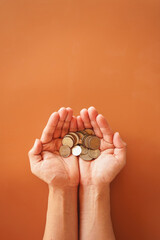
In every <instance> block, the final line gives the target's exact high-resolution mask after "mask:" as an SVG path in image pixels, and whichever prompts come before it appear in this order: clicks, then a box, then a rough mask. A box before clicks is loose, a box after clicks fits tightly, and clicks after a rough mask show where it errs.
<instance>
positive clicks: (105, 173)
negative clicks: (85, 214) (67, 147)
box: [77, 107, 124, 184]
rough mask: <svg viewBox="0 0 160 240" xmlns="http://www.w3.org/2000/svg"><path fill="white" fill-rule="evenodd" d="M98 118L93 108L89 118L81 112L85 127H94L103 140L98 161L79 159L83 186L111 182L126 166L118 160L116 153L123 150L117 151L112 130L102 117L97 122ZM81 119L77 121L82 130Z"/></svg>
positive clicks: (90, 109) (89, 112)
mask: <svg viewBox="0 0 160 240" xmlns="http://www.w3.org/2000/svg"><path fill="white" fill-rule="evenodd" d="M96 116H97V112H96V110H95V108H93V107H91V108H89V110H88V116H87V114H86V110H84V111H81V116H80V117H81V119H82V121H83V125H84V127H85V128H88V127H93V129H94V130H95V133H96V135H97V136H98V137H100V138H101V143H100V151H101V155H100V156H99V157H98V158H97V159H95V160H92V161H84V160H83V159H81V158H80V159H79V166H80V182H81V183H82V184H99V183H106V182H111V181H112V180H113V178H114V177H115V176H116V175H117V173H118V172H119V171H120V169H121V168H122V167H123V164H124V163H123V161H120V160H119V159H118V158H117V155H116V154H117V152H116V151H121V150H119V149H115V146H114V144H113V133H112V130H111V129H110V128H109V126H108V125H107V122H106V121H105V119H104V117H103V116H102V115H101V116H99V117H98V119H97V120H96ZM87 117H88V119H87ZM81 119H80V118H79V120H78V119H77V120H78V122H79V124H78V126H79V127H80V129H81V128H82V127H83V126H82V121H80V120H81Z"/></svg>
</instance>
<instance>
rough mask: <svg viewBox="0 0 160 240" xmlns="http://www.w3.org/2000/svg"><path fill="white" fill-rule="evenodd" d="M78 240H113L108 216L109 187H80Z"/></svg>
mask: <svg viewBox="0 0 160 240" xmlns="http://www.w3.org/2000/svg"><path fill="white" fill-rule="evenodd" d="M79 206H80V208H79V214H80V229H79V235H80V240H86V239H87V240H97V239H101V240H115V236H114V233H113V228H112V222H111V216H110V189H109V185H107V186H103V187H102V186H101V187H97V186H94V185H89V186H82V185H81V186H80V189H79Z"/></svg>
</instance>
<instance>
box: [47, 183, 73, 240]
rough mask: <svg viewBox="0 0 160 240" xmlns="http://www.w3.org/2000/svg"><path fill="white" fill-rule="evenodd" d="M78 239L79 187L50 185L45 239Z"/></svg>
mask: <svg viewBox="0 0 160 240" xmlns="http://www.w3.org/2000/svg"><path fill="white" fill-rule="evenodd" d="M70 239H73V240H77V239H78V214H77V187H66V188H65V189H63V190H62V189H59V188H54V187H50V188H49V196H48V209H47V218H46V226H45V232H44V237H43V240H70Z"/></svg>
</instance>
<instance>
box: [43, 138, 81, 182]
mask: <svg viewBox="0 0 160 240" xmlns="http://www.w3.org/2000/svg"><path fill="white" fill-rule="evenodd" d="M61 142H62V139H61V138H57V139H53V140H52V141H51V142H49V143H46V144H43V151H42V157H43V161H42V162H40V168H41V172H44V178H45V179H44V180H45V181H47V182H48V183H49V182H52V183H53V184H54V185H59V184H60V185H63V184H64V183H65V184H67V185H68V183H70V184H72V185H76V184H77V182H78V176H77V175H78V174H77V173H78V169H77V168H78V166H77V165H78V164H77V157H75V156H73V155H70V156H69V157H67V158H63V157H62V156H60V154H59V147H60V146H61Z"/></svg>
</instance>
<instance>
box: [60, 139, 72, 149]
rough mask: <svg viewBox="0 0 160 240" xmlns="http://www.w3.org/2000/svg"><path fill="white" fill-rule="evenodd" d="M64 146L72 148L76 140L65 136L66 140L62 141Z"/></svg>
mask: <svg viewBox="0 0 160 240" xmlns="http://www.w3.org/2000/svg"><path fill="white" fill-rule="evenodd" d="M62 144H63V145H67V146H68V147H70V148H71V147H73V145H74V140H73V138H71V137H69V136H67V137H65V136H64V138H63V139H62Z"/></svg>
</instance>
